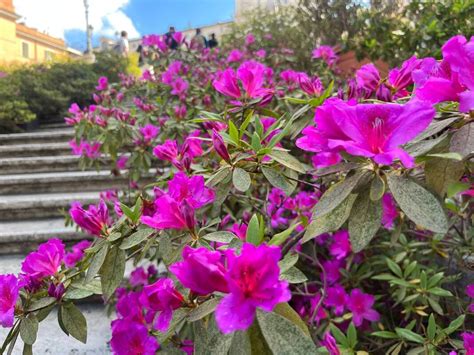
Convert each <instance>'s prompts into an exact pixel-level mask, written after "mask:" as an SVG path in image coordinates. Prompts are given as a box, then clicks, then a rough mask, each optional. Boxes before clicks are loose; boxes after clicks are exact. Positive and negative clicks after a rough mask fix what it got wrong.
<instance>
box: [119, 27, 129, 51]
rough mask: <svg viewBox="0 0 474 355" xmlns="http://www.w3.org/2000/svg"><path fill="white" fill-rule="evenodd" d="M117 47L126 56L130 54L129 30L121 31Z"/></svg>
mask: <svg viewBox="0 0 474 355" xmlns="http://www.w3.org/2000/svg"><path fill="white" fill-rule="evenodd" d="M116 48H117V51H118V53H119V54H121V55H122V56H124V57H127V56H128V50H129V45H128V34H127V31H122V32H121V33H120V39H119V40H118V43H117V45H116Z"/></svg>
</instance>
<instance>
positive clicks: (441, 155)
mask: <svg viewBox="0 0 474 355" xmlns="http://www.w3.org/2000/svg"><path fill="white" fill-rule="evenodd" d="M427 157H433V158H441V159H450V160H456V161H461V160H462V156H461V155H460V154H459V153H455V152H449V153H433V154H428V155H427Z"/></svg>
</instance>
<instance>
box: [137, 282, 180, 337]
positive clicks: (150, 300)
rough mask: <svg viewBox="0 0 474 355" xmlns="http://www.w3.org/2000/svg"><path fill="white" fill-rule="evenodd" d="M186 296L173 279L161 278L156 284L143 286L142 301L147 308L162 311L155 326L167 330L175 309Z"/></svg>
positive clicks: (163, 330) (160, 329)
mask: <svg viewBox="0 0 474 355" xmlns="http://www.w3.org/2000/svg"><path fill="white" fill-rule="evenodd" d="M183 300H184V297H183V295H182V294H181V293H179V292H178V291H177V290H176V289H175V287H174V284H173V280H171V279H167V278H164V279H159V280H158V281H156V282H155V283H154V284H151V285H148V286H145V287H144V288H143V292H142V295H141V296H140V301H141V302H142V304H143V306H144V307H145V308H146V309H149V310H152V311H155V312H160V313H159V315H158V317H157V318H156V321H155V328H156V329H157V330H159V331H162V332H165V331H166V330H167V329H168V327H169V324H170V321H171V318H172V316H173V310H175V309H177V308H180V307H181V304H182V303H183Z"/></svg>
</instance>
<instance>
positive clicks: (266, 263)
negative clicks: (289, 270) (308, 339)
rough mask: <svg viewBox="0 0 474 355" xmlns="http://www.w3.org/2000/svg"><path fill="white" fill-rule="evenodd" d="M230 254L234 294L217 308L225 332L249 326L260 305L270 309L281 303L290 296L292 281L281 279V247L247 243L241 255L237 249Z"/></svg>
mask: <svg viewBox="0 0 474 355" xmlns="http://www.w3.org/2000/svg"><path fill="white" fill-rule="evenodd" d="M226 256H227V265H228V272H227V274H226V279H227V284H228V287H229V291H230V294H229V295H227V296H226V297H224V298H223V300H222V301H221V302H220V303H219V305H218V306H217V309H216V320H217V325H218V326H219V329H220V330H221V331H222V332H223V333H231V332H233V331H236V330H245V329H247V328H249V327H250V326H251V325H252V323H253V320H254V317H255V311H256V309H257V307H259V308H261V309H263V310H264V311H267V312H270V311H272V310H273V308H274V307H275V306H276V305H277V304H278V303H281V302H287V301H289V300H290V298H291V292H290V290H289V288H288V283H287V282H286V281H280V280H279V276H280V268H279V266H278V261H279V260H280V257H281V251H280V249H279V248H277V247H271V246H267V245H265V244H261V245H259V246H258V247H257V246H254V245H252V244H249V243H244V245H243V247H242V252H241V254H240V255H239V256H236V255H235V254H234V251H233V250H228V251H227V253H226Z"/></svg>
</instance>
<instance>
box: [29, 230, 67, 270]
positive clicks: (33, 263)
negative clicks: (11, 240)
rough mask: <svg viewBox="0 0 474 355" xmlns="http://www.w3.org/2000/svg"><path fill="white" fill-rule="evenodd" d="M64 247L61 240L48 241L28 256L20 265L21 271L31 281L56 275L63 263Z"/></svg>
mask: <svg viewBox="0 0 474 355" xmlns="http://www.w3.org/2000/svg"><path fill="white" fill-rule="evenodd" d="M64 253H65V247H64V244H63V242H62V241H61V240H59V239H50V240H48V241H47V242H46V243H43V244H41V245H40V246H39V247H38V250H37V251H34V252H32V253H30V254H28V255H27V256H26V258H25V260H24V261H23V263H22V264H21V271H22V272H23V273H24V274H26V275H27V276H29V277H31V278H33V279H41V278H43V277H46V276H52V275H54V274H56V272H57V271H58V269H59V267H60V266H61V263H62V262H63V258H64Z"/></svg>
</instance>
